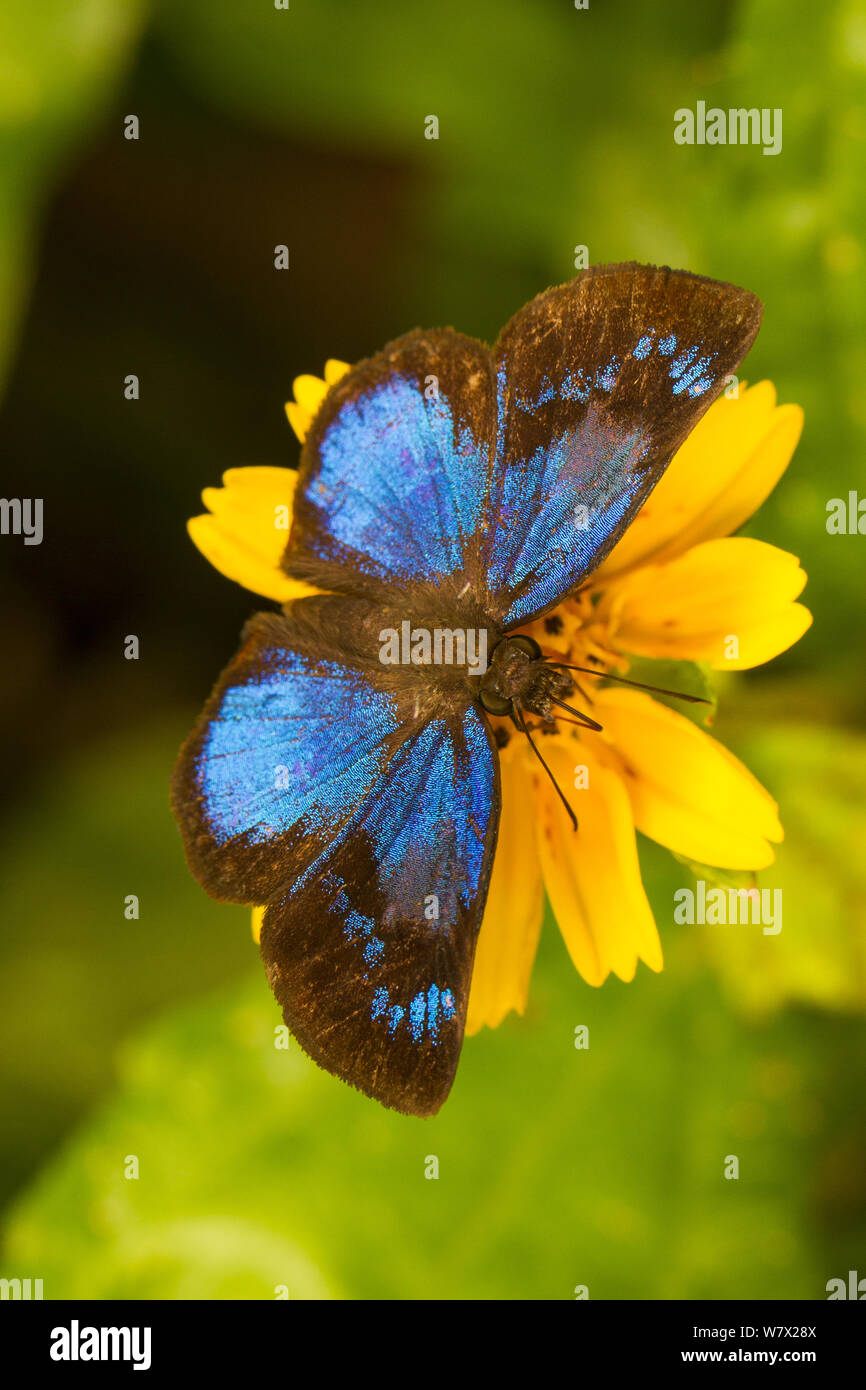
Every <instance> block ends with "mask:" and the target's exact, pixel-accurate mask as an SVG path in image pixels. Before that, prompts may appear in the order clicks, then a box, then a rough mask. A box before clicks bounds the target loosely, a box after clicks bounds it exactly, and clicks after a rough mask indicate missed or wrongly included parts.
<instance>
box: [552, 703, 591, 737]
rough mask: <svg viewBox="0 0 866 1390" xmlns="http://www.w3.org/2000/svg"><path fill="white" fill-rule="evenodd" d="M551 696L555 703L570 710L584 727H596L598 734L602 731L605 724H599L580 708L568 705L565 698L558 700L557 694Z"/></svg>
mask: <svg viewBox="0 0 866 1390" xmlns="http://www.w3.org/2000/svg"><path fill="white" fill-rule="evenodd" d="M550 698H551V700H552V701H553V703H554V704H555V705H559V708H560V709H565V710H568V712H569V714H571V715H573V716H574V718H575V720H576V722H577V723H578V724H580V725H581V726H582V727H583V728H584V729H595V732H596V733H597V734H600V733H601V731H602V729H603V727H604V725H602V724H599V723H598V722H597V721H596V720H595V719H590V717H589V715H588V714H582V713H581V711H580V710H579V709H572V707H571V705H567V704H566V703H565V701H564V700H557V698H556V696H555V695H551V697H550Z"/></svg>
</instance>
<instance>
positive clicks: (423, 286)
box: [0, 0, 866, 1299]
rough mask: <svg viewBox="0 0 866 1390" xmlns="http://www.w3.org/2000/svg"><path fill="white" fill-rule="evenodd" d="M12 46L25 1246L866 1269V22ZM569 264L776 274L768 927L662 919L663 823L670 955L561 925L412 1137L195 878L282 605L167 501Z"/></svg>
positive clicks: (633, 5)
mask: <svg viewBox="0 0 866 1390" xmlns="http://www.w3.org/2000/svg"><path fill="white" fill-rule="evenodd" d="M0 54H2V57H0V370H2V373H3V403H2V416H0V457H2V468H3V484H2V491H3V494H4V495H6V496H29V497H33V496H41V497H43V498H44V499H45V539H44V541H43V543H42V545H41V546H32V547H25V546H23V544H22V543H21V541H20V539H18V538H15V537H3V538H2V541H0V559H2V565H3V590H2V593H3V597H2V610H0V614H2V616H0V645H2V651H3V653H4V657H5V660H4V668H5V669H4V675H3V677H2V685H0V711H2V728H3V732H4V735H5V737H4V748H3V782H4V785H5V788H6V791H7V798H6V806H5V810H4V815H3V830H4V835H3V849H2V856H0V868H2V872H0V913H2V933H3V935H2V946H0V965H2V983H0V1017H2V1021H3V1027H2V1035H3V1046H2V1050H0V1101H2V1114H3V1126H2V1137H0V1197H2V1200H3V1202H4V1203H5V1207H6V1216H5V1224H4V1235H3V1247H2V1254H0V1273H2V1274H4V1275H6V1276H8V1277H11V1276H13V1275H18V1276H19V1277H25V1276H31V1277H42V1278H43V1279H44V1283H45V1296H46V1297H63V1296H67V1295H69V1296H85V1297H92V1298H104V1297H121V1298H125V1297H136V1296H145V1297H159V1298H185V1297H206V1298H207V1297H250V1298H272V1297H274V1289H275V1287H276V1286H280V1285H283V1286H286V1287H287V1288H288V1290H289V1293H290V1295H291V1296H292V1297H302V1298H303V1297H322V1296H324V1297H362V1298H377V1297H384V1298H403V1297H405V1298H422V1297H434V1298H448V1297H456V1298H486V1297H490V1298H505V1299H510V1298H571V1297H573V1296H574V1289H575V1287H576V1286H577V1285H588V1287H589V1293H590V1297H591V1298H642V1297H643V1298H647V1297H648V1298H683V1297H698V1298H705V1297H706V1298H709V1297H719V1298H740V1297H759V1298H767V1299H773V1298H780V1297H799V1298H822V1297H825V1296H826V1295H825V1285H826V1283H827V1280H828V1279H830V1278H833V1277H837V1276H843V1277H845V1276H846V1274H847V1271H848V1270H849V1269H852V1268H854V1269H858V1270H859V1272H860V1274H861V1275H866V1179H864V1173H866V1119H864V1095H866V1023H864V1018H863V1013H864V1006H866V925H864V924H866V811H864V804H863V789H864V786H866V738H864V727H863V726H864V716H863V710H864V692H866V668H864V662H863V636H864V632H863V621H862V593H863V578H862V577H863V573H864V565H863V556H864V549H863V547H864V545H866V542H864V540H863V539H862V537H858V536H830V535H828V534H827V532H826V529H825V508H826V503H827V501H828V499H829V498H831V497H836V496H845V495H846V494H847V492H848V491H849V489H859V490H860V493H861V495H866V477H864V468H863V460H864V458H866V392H864V390H863V381H864V377H866V331H864V330H866V283H864V242H863V229H864V225H866V218H864V211H866V208H864V204H866V177H864V175H866V158H864V149H866V11H864V6H863V4H861V3H841V2H840V0H833V2H832V3H831V2H830V0H828V3H826V4H824V5H820V6H815V5H813V4H811V3H809V4H807V3H806V2H805V0H799V3H794V4H792V3H790V0H744V2H743V3H738V4H732V3H716V4H712V5H704V6H695V5H694V4H693V3H680V0H671V3H667V4H665V5H652V6H650V5H647V4H644V3H640V0H591V3H590V7H589V9H588V10H586V11H578V10H576V9H575V8H574V6H573V4H572V3H571V0H533V2H532V3H529V0H521V3H518V0H478V3H476V4H475V5H472V6H467V5H465V4H464V3H462V0H441V3H439V4H437V5H434V6H431V5H427V4H420V3H419V4H408V5H407V4H406V3H405V0H369V3H367V4H365V5H355V6H350V5H348V4H338V3H336V0H315V3H313V2H312V0H291V8H290V9H289V10H287V11H282V10H277V9H275V8H274V7H273V5H271V4H269V3H266V0H261V3H259V4H256V5H252V4H241V3H239V0H234V3H228V0H164V3H161V4H160V3H147V0H135V2H134V3H130V2H129V0H65V3H62V2H61V0H43V3H42V4H41V5H39V6H29V7H27V6H20V5H14V4H13V3H11V0H3V4H2V6H0ZM698 99H704V100H706V101H707V103H708V104H710V105H719V106H723V107H727V106H731V105H733V106H758V107H770V108H776V107H781V108H782V110H783V113H784V117H783V119H784V125H783V130H784V144H783V151H782V153H781V154H780V155H779V156H777V157H765V156H763V155H762V153H761V150H760V149H759V148H755V147H721V148H710V147H698V146H693V147H682V146H678V145H675V144H674V141H673V123H674V122H673V113H674V111H675V110H676V109H677V108H679V107H684V106H691V107H694V105H695V102H696V101H697V100H698ZM130 113H134V114H136V115H137V116H138V117H139V121H140V139H139V140H138V141H137V142H134V141H127V140H125V139H124V138H123V120H124V117H125V116H126V115H128V114H130ZM431 114H435V115H437V116H438V118H439V125H440V136H439V139H438V141H428V140H425V139H424V122H425V117H427V116H428V115H431ZM278 243H286V244H287V245H288V246H289V247H290V252H291V269H290V271H289V272H287V273H282V274H281V273H278V272H276V271H275V270H274V268H273V248H274V246H275V245H276V244H278ZM576 245H586V246H587V247H588V248H589V254H590V259H591V260H592V261H593V262H603V261H611V260H630V259H636V260H641V261H652V262H662V263H668V264H672V265H675V266H680V267H684V268H688V269H691V270H695V271H699V272H701V273H704V274H708V275H713V276H718V277H719V278H722V279H726V280H731V281H734V282H736V283H739V284H742V285H744V286H747V287H748V288H749V289H751V290H754V291H756V292H757V293H758V294H759V295H760V296H761V298H762V299H763V301H764V304H765V319H764V327H763V329H762V332H761V334H760V337H759V339H758V342H757V345H756V347H755V349H754V351H753V353H752V355H751V357H750V359H749V363H748V368H747V372H746V375H747V376H748V379H749V380H751V381H757V380H759V379H761V378H762V377H766V376H768V377H771V378H772V379H773V380H774V381H775V383H776V385H777V388H778V391H779V397H780V400H782V401H798V402H800V403H801V404H802V405H803V406H804V408H805V411H806V430H805V434H804V437H803V440H802V442H801V445H800V447H799V449H798V451H797V454H796V455H795V458H794V462H793V464H792V466H791V468H790V470H789V472H788V474H787V475H786V477H785V478H784V480H783V482H782V483H781V485H780V486H779V488H778V489H777V492H776V494H775V495H774V496H773V497H771V498H770V500H769V501H768V502H767V503H766V504H765V505H764V507H763V508H762V509H761V512H760V513H759V515H758V516H757V518H756V519H755V520H754V521H753V522H752V523H751V524H750V526H749V528H748V530H749V533H750V534H754V535H759V536H761V537H762V538H764V539H767V540H770V541H773V542H775V543H777V544H779V545H782V546H783V547H784V548H786V549H789V550H791V551H794V552H795V553H796V554H798V555H799V556H800V557H801V559H802V561H803V563H804V566H805V568H806V570H807V571H808V573H809V576H810V578H809V585H808V588H807V590H806V595H805V598H806V601H807V602H808V604H809V606H810V607H811V609H812V611H813V612H814V614H815V624H814V627H813V628H812V629H811V631H810V632H809V633H808V634H807V636H806V637H805V639H804V640H803V641H802V642H801V643H800V644H799V645H798V646H797V647H796V648H795V649H794V650H793V651H791V652H790V653H788V654H787V655H785V656H784V657H783V658H781V659H779V660H777V661H776V662H774V663H773V664H772V666H770V667H769V668H767V669H766V670H759V671H754V672H751V673H748V674H746V675H744V676H740V677H730V678H728V679H727V680H726V682H725V683H724V685H723V687H722V690H721V695H722V699H721V708H720V715H719V719H718V722H717V726H716V732H717V733H718V735H719V737H721V738H722V739H723V740H724V741H725V742H727V743H728V745H729V746H730V747H732V748H733V749H734V750H735V751H736V752H738V753H739V754H740V755H741V756H743V757H744V758H745V759H746V760H747V761H748V763H749V766H750V767H752V769H753V770H754V771H755V773H756V774H757V775H758V776H759V777H760V778H761V779H762V780H763V781H764V783H765V785H767V786H768V787H769V789H770V790H771V791H772V792H773V794H774V795H775V796H776V797H777V798H778V799H779V801H780V803H781V810H782V818H783V822H784V824H785V826H786V830H787V840H786V843H785V845H784V846H783V848H782V850H781V852H780V854H779V859H778V865H777V867H775V868H774V869H773V870H772V871H769V872H768V873H766V874H764V875H762V879H761V884H762V886H766V887H770V888H773V887H783V889H784V902H785V917H784V927H783V931H782V933H781V934H780V935H779V936H778V937H763V936H761V935H760V934H755V933H754V932H750V931H748V930H747V929H744V928H736V927H735V928H731V929H729V931H728V932H725V931H724V930H719V929H716V930H715V931H713V930H712V929H704V930H703V932H702V930H701V929H700V928H697V927H695V928H688V927H675V926H674V925H673V924H672V921H671V906H670V904H671V902H672V897H671V895H672V892H673V889H674V888H675V887H676V886H678V885H679V884H681V883H682V879H683V872H684V871H683V869H682V868H678V867H677V866H676V865H675V864H674V862H673V861H672V860H671V859H670V857H669V856H667V855H665V854H663V853H662V852H661V851H658V850H656V849H655V848H654V847H653V846H651V845H648V844H646V843H643V844H642V845H641V853H642V859H643V862H644V865H645V870H646V879H647V885H648V890H649V893H650V897H651V900H652V901H653V903H654V905H655V907H656V911H657V917H658V921H659V926H660V930H661V933H662V939H663V942H664V947H665V954H666V968H665V971H664V973H663V974H662V975H661V976H660V977H654V976H652V975H651V974H650V973H649V972H648V971H646V970H645V969H643V968H641V969H640V970H639V973H638V977H637V979H636V981H635V982H634V983H633V984H632V985H628V986H625V985H622V984H620V983H619V982H618V981H611V982H609V983H608V984H607V985H605V986H604V988H603V989H601V990H600V991H594V990H592V989H590V988H589V987H588V986H586V985H584V984H583V982H582V981H581V980H580V979H579V978H578V977H577V975H576V974H575V973H574V971H573V969H572V967H571V965H570V963H569V961H568V958H567V956H566V953H565V949H564V947H563V945H562V943H561V941H560V939H559V937H558V934H557V933H556V930H555V928H554V927H553V926H552V924H551V923H550V922H548V923H547V925H546V929H545V932H544V934H543V939H542V948H541V952H540V957H539V961H538V965H537V969H536V974H535V977H534V981H533V990H532V998H531V1005H530V1009H529V1011H528V1013H527V1015H526V1017H525V1018H523V1019H517V1018H515V1017H512V1018H510V1019H509V1020H508V1021H507V1022H506V1023H505V1024H504V1025H503V1027H502V1028H500V1029H499V1030H497V1032H496V1033H490V1032H485V1033H484V1034H483V1035H482V1036H480V1037H478V1038H476V1039H473V1040H470V1041H469V1042H468V1044H467V1046H466V1047H465V1049H464V1056H463V1060H462V1063H461V1067H460V1072H459V1075H458V1080H457V1083H456V1086H455V1089H454V1092H453V1094H452V1097H451V1099H450V1100H449V1101H448V1103H447V1105H446V1106H445V1108H444V1110H443V1111H442V1112H441V1114H440V1115H439V1116H437V1117H436V1118H435V1119H434V1120H431V1121H427V1122H420V1121H414V1120H411V1119H406V1118H403V1117H400V1116H398V1115H395V1114H390V1113H387V1112H385V1111H384V1110H382V1109H381V1108H379V1107H378V1106H376V1105H374V1104H373V1103H371V1102H368V1101H366V1100H364V1099H363V1098H362V1097H361V1096H359V1095H357V1094H356V1093H354V1092H351V1091H349V1090H348V1089H347V1088H345V1087H343V1086H341V1085H340V1084H339V1083H338V1082H337V1081H335V1080H333V1079H332V1078H330V1077H328V1076H326V1075H324V1074H323V1073H321V1072H319V1071H317V1070H316V1069H315V1068H314V1067H313V1066H312V1064H310V1063H308V1062H307V1061H306V1060H305V1059H304V1058H303V1057H302V1055H301V1054H300V1052H299V1050H298V1049H297V1047H295V1046H292V1047H291V1048H290V1050H289V1051H278V1050H275V1048H274V1046H273V1030H274V1027H275V1025H276V1024H277V1023H278V1022H279V1018H278V1015H277V1012H276V1008H275V1005H274V1004H273V1002H272V999H271V996H270V994H269V992H268V990H267V986H266V983H265V980H264V975H263V972H262V971H261V968H260V966H259V964H258V959H257V954H256V951H255V949H254V947H253V946H252V943H251V941H250V938H249V923H248V914H247V913H246V912H245V911H244V910H242V909H234V908H227V907H220V906H218V905H216V904H215V903H212V902H211V901H209V900H208V899H207V898H206V897H205V896H204V895H203V894H202V893H201V892H200V891H199V890H198V889H197V888H196V886H195V885H194V883H193V882H192V880H191V879H190V877H189V876H188V874H187V871H186V868H185V866H184V862H183V858H182V854H181V850H180V845H179V841H178V837H177V834H176V831H175V828H174V824H173V821H172V820H171V817H170V815H169V812H168V804H167V781H168V776H169V772H170V768H171V765H172V762H173V759H174V756H175V752H176V749H177V746H178V744H179V743H180V741H181V739H182V738H183V737H184V736H185V734H186V732H187V730H188V728H189V726H190V723H191V721H192V719H193V717H194V716H195V714H196V713H197V711H198V708H199V707H200V705H201V702H202V700H203V697H204V696H205V694H206V693H207V692H208V690H209V689H210V686H211V684H212V682H213V680H214V678H215V676H216V674H217V673H218V671H219V670H220V669H221V667H222V666H223V665H224V663H225V661H226V660H227V658H228V657H229V656H230V655H231V654H232V653H233V651H234V649H235V645H236V641H237V637H238V634H239V631H240V628H241V626H242V623H243V621H244V619H245V618H246V617H247V616H248V615H249V614H250V613H251V612H253V611H255V609H256V607H257V606H261V605H259V604H258V603H257V600H256V599H255V597H254V596H253V595H251V594H248V593H246V592H245V591H243V590H241V589H240V588H238V587H237V586H234V585H232V584H231V583H229V582H228V581H226V580H224V579H222V578H221V577H220V576H219V575H218V574H217V573H216V572H215V571H214V570H212V569H211V568H210V567H209V566H208V564H207V563H206V562H205V561H204V559H203V558H202V557H201V556H200V555H199V554H198V553H197V552H196V551H195V550H194V548H193V546H192V545H191V543H190V542H189V540H188V538H187V536H186V533H185V529H184V523H185V520H186V518H187V517H188V516H189V515H192V514H194V513H195V512H196V511H198V510H200V507H199V500H198V499H199V493H200V491H201V488H202V487H204V486H206V485H211V484H214V483H216V482H218V480H219V477H220V474H221V472H222V471H223V470H224V469H226V468H229V467H233V466H236V465H242V464H263V463H269V464H282V465H292V464H294V463H295V462H296V460H297V454H298V448H297V444H296V442H295V440H294V437H293V436H292V434H291V432H290V431H289V429H288V427H287V425H286V422H285V418H284V415H283V402H284V400H285V399H286V398H287V396H288V395H289V391H290V383H291V381H292V378H293V377H294V376H295V375H296V374H298V373H301V372H305V371H313V372H319V371H320V370H321V368H322V364H323V363H324V360H325V358H326V357H329V356H337V357H342V358H344V359H346V360H349V361H352V360H355V359H357V358H359V357H360V356H362V355H366V354H367V353H369V352H370V351H374V350H375V349H376V348H377V347H379V346H381V345H382V344H383V343H384V342H385V341H387V340H388V339H389V338H391V337H394V336H396V335H397V334H399V333H401V332H403V331H405V330H406V329H408V328H410V327H413V326H415V325H417V324H420V325H425V326H432V325H438V324H443V323H451V324H454V325H455V326H457V327H458V328H460V329H461V330H463V331H465V332H468V333H471V334H474V335H476V336H479V337H483V338H485V339H487V340H488V341H490V340H492V339H493V338H494V337H495V336H496V333H497V331H498V329H499V327H500V326H501V324H502V323H503V322H504V321H505V320H506V319H507V318H508V317H509V316H510V315H511V314H512V313H513V312H514V310H515V309H516V308H517V307H519V306H520V305H521V304H522V303H523V302H524V301H525V300H527V299H529V298H531V297H532V296H533V295H534V294H535V293H537V292H538V291H539V290H540V289H542V288H544V287H545V286H547V285H548V284H550V283H556V282H558V281H561V280H565V279H568V278H569V277H570V276H571V275H572V274H573V269H574V267H573V260H574V247H575V246H576ZM129 373H136V374H137V375H138V376H139V377H140V381H141V399H140V400H139V401H138V402H134V403H130V402H127V401H125V400H124V397H123V379H124V377H125V376H126V375H127V374H129ZM127 633H136V634H138V635H139V636H140V641H141V659H140V660H139V661H138V662H127V661H125V660H124V659H123V639H124V637H125V635H126V634H127ZM129 893H135V894H137V895H139V897H140V901H141V916H140V919H139V920H138V921H127V920H125V918H124V914H123V903H124V898H125V896H126V895H127V894H129ZM581 1023H585V1024H588V1025H589V1028H590V1040H591V1043H590V1048H589V1050H588V1051H576V1050H575V1048H574V1045H573V1038H574V1029H575V1026H576V1025H577V1024H581ZM728 1154H736V1155H738V1156H739V1160H740V1179H739V1181H737V1182H732V1181H725V1180H724V1177H723V1167H724V1162H725V1156H726V1155H728ZM129 1155H136V1156H137V1157H138V1160H139V1164H140V1176H139V1178H138V1180H128V1179H127V1178H126V1177H125V1176H124V1170H125V1164H126V1160H127V1156H129ZM429 1155H436V1156H437V1157H438V1159H439V1165H440V1176H439V1178H438V1180H436V1181H431V1180H427V1179H426V1178H425V1176H424V1173H425V1166H426V1160H427V1157H428V1156H429Z"/></svg>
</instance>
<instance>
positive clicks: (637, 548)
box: [596, 381, 803, 580]
mask: <svg viewBox="0 0 866 1390" xmlns="http://www.w3.org/2000/svg"><path fill="white" fill-rule="evenodd" d="M802 429H803V412H802V410H801V409H800V407H799V406H797V405H782V406H777V405H776V391H775V388H774V386H773V384H772V382H769V381H762V382H759V384H758V385H757V386H752V387H750V388H749V389H748V390H746V389H745V388H744V386H743V384H742V383H741V384H740V392H739V396H738V397H737V398H735V399H731V400H728V399H727V398H726V397H725V396H722V397H721V398H720V399H719V400H717V401H714V402H713V404H712V405H711V406H710V408H709V410H708V411H707V413H706V415H704V416H703V418H702V419H701V420H699V421H698V424H697V425H696V426H695V428H694V430H693V431H692V433H691V434H690V435H689V437H688V439H687V440H686V441H685V443H684V444H682V445H681V447H680V448H679V449H678V450H677V453H676V454H675V455H674V457H673V459H672V460H671V463H670V465H669V467H668V469H667V472H666V473H665V474H664V476H663V477H662V480H661V482H660V483H659V484H658V487H656V488H655V489H654V491H653V492H652V493H651V494H650V496H649V497H648V499H647V501H646V502H645V503H644V505H643V507H642V508H641V510H640V511H639V512H638V514H637V516H636V517H635V519H634V521H633V522H632V523H631V525H630V526H629V528H628V530H627V531H626V533H625V535H624V536H623V538H622V540H620V541H619V543H618V544H617V545H616V546H615V547H614V549H613V550H612V551H611V553H610V555H609V556H608V558H607V560H606V561H605V562H604V564H603V565H601V566H600V568H599V570H598V572H597V576H596V577H597V578H598V579H599V580H602V579H607V578H609V577H610V576H611V575H614V574H621V573H622V572H623V571H624V570H627V569H633V568H634V567H635V566H636V565H643V564H646V563H647V562H648V561H650V560H652V561H653V562H657V563H658V562H662V561H665V560H670V559H673V558H674V557H675V556H677V555H682V554H684V553H685V551H687V550H688V549H689V548H690V547H691V546H694V545H698V544H699V543H700V542H702V541H707V540H713V539H715V538H716V537H719V536H728V535H730V534H731V532H732V531H736V530H737V528H738V527H740V526H742V524H743V522H744V521H747V520H748V518H749V517H750V516H751V515H752V513H753V512H755V511H756V510H757V509H758V507H759V506H760V505H761V503H762V502H763V501H764V499H765V498H766V497H767V496H768V495H769V493H770V492H772V490H773V488H774V487H775V486H776V483H777V482H778V481H779V478H780V477H781V475H782V474H783V473H784V471H785V469H786V468H787V466H788V464H789V462H790V460H791V456H792V454H793V452H794V449H795V448H796V447H797V441H798V440H799V438H800V434H801V432H802Z"/></svg>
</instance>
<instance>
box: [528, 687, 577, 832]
mask: <svg viewBox="0 0 866 1390" xmlns="http://www.w3.org/2000/svg"><path fill="white" fill-rule="evenodd" d="M513 710H514V722H515V724H516V725H517V727H518V729H519V730H520V732H521V733H522V734H526V737H527V738H528V739H529V746H530V748H531V749H532V751H533V753H534V754H535V756H536V758H537V759H538V761H539V762H540V763H541V766H542V767H543V768H544V770H545V772H546V773H547V775H548V777H549V778H550V780H551V782H552V783H553V785H554V787H555V788H556V794H557V796H558V797H559V799H560V801H561V802H562V804H563V806H564V807H565V809H566V811H567V812H568V814H569V817H570V818H571V824H572V828H573V829H574V830H577V816H576V815H575V814H574V812H573V811H572V809H571V807H570V806H569V804H568V802H567V801H566V799H565V796H564V795H563V792H562V789H561V788H560V785H559V783H558V782H557V780H556V778H555V777H554V775H553V773H552V772H551V770H550V768H549V767H548V766H547V763H546V762H545V761H544V758H543V757H542V756H541V753H540V752H539V751H538V748H537V747H536V745H535V739H534V738H533V737H532V734H531V733H530V732H529V729H528V727H527V724H526V720H525V719H524V717H523V710H522V709H521V708H520V701H519V700H515V701H514V702H513Z"/></svg>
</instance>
